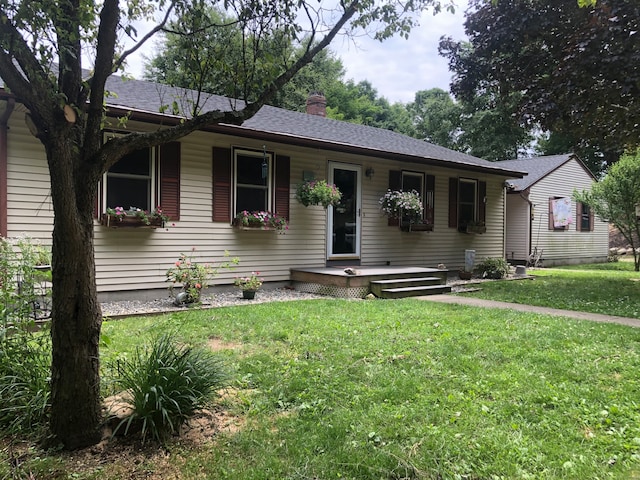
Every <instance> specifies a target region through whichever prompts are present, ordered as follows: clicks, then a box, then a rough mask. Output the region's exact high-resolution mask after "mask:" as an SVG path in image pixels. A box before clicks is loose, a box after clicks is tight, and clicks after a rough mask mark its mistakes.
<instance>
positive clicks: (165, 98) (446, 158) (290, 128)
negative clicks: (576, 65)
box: [0, 75, 524, 176]
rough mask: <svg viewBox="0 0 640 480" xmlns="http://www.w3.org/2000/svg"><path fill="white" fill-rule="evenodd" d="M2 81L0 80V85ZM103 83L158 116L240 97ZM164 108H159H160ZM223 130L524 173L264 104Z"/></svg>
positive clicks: (215, 106) (119, 101)
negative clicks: (239, 121) (252, 115)
mask: <svg viewBox="0 0 640 480" xmlns="http://www.w3.org/2000/svg"><path fill="white" fill-rule="evenodd" d="M2 86H3V84H2V82H1V81H0V87H2ZM106 89H107V91H108V92H111V95H109V96H108V98H107V99H106V103H107V105H108V106H109V107H114V108H119V109H125V110H132V111H135V112H142V113H148V114H151V115H156V116H158V118H160V116H162V115H165V116H173V117H178V116H177V115H172V111H173V109H172V104H173V103H174V102H176V103H177V105H178V107H179V109H180V111H189V110H190V109H189V106H190V105H193V104H195V102H196V101H198V102H199V103H200V104H201V105H202V109H201V111H209V110H223V111H228V110H232V109H234V108H242V106H243V103H242V102H241V101H236V100H232V99H230V98H226V97H222V96H219V95H211V94H201V97H200V98H199V99H198V93H197V92H195V91H192V90H187V89H182V88H175V87H170V86H167V85H161V84H157V83H153V82H148V81H144V80H134V79H123V78H122V77H119V76H115V75H112V76H111V77H109V79H108V81H107V84H106ZM161 111H164V113H163V114H161V113H160V112H161ZM225 128H226V130H225V131H229V132H232V133H233V134H236V135H239V136H242V135H243V134H244V135H251V134H270V135H274V136H276V137H277V138H278V141H282V142H287V141H290V142H291V143H296V141H300V140H305V141H311V142H315V143H317V144H319V145H322V146H325V147H326V148H328V149H334V150H340V149H345V148H352V149H356V150H361V151H363V152H366V153H369V154H371V155H377V156H380V157H384V158H388V159H392V160H393V159H394V158H398V159H399V158H400V157H402V158H403V159H404V160H406V159H410V160H411V161H416V162H424V163H433V162H434V161H435V162H436V163H445V164H452V165H451V166H452V167H459V168H466V169H472V170H482V171H486V172H489V173H494V174H498V175H505V176H519V174H523V175H524V171H521V170H520V168H511V166H510V165H508V164H507V162H488V161H486V160H483V159H480V158H477V157H473V156H471V155H467V154H465V153H462V152H457V151H454V150H449V149H447V148H444V147H440V146H438V145H434V144H431V143H428V142H424V141H422V140H419V139H416V138H412V137H408V136H406V135H402V134H399V133H396V132H392V131H390V130H385V129H381V128H375V127H369V126H365V125H357V124H353V123H349V122H343V121H339V120H333V119H329V118H324V117H320V116H317V115H309V114H306V113H300V112H293V111H289V110H284V109H281V108H276V107H272V106H268V105H266V106H264V107H263V108H262V109H261V110H260V111H259V112H258V113H257V114H256V115H255V116H254V117H252V118H250V119H249V120H247V121H246V122H244V124H243V125H241V126H233V125H229V126H225Z"/></svg>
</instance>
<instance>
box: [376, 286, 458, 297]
mask: <svg viewBox="0 0 640 480" xmlns="http://www.w3.org/2000/svg"><path fill="white" fill-rule="evenodd" d="M450 292H451V287H449V286H447V285H422V286H419V287H397V288H383V289H382V290H381V291H380V295H377V296H378V297H380V298H405V297H418V296H423V295H439V294H441V293H450Z"/></svg>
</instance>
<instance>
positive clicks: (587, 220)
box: [576, 202, 593, 232]
mask: <svg viewBox="0 0 640 480" xmlns="http://www.w3.org/2000/svg"><path fill="white" fill-rule="evenodd" d="M576 210H577V213H576V215H577V217H578V221H577V222H576V229H577V230H578V231H579V232H592V231H593V211H592V210H591V207H589V205H587V204H586V203H582V202H578V203H577V204H576Z"/></svg>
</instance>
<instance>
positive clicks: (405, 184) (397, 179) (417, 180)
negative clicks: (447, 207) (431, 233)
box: [388, 170, 435, 230]
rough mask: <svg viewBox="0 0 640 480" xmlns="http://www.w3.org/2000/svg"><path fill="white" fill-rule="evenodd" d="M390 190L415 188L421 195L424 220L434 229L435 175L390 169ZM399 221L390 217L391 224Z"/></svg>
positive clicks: (396, 223) (404, 190)
mask: <svg viewBox="0 0 640 480" xmlns="http://www.w3.org/2000/svg"><path fill="white" fill-rule="evenodd" d="M388 188H389V190H401V191H403V192H410V191H412V190H415V191H416V192H418V194H419V195H420V200H421V201H422V206H423V207H424V210H423V213H422V222H423V224H424V225H429V226H430V228H426V229H427V230H432V229H433V223H434V198H435V177H434V176H433V175H428V174H425V173H422V172H412V171H405V170H390V171H389V187H388ZM403 220H404V219H403ZM398 223H399V221H398V219H395V218H389V219H388V224H389V225H398Z"/></svg>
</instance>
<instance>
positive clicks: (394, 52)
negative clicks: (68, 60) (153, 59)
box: [127, 0, 467, 103]
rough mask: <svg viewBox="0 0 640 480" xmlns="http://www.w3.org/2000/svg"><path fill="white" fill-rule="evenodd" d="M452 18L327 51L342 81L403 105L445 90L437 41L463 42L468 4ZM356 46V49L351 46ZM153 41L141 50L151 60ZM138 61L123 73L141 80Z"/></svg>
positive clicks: (460, 4)
mask: <svg viewBox="0 0 640 480" xmlns="http://www.w3.org/2000/svg"><path fill="white" fill-rule="evenodd" d="M454 2H455V4H456V11H455V14H452V13H450V12H448V11H442V12H440V13H439V14H437V15H433V13H432V12H430V11H427V12H425V13H423V14H422V16H421V18H420V26H419V27H416V28H414V29H413V30H412V31H411V34H410V35H409V39H408V40H407V39H404V38H400V37H393V38H391V39H388V40H385V41H384V42H379V41H377V40H373V39H371V38H369V37H359V38H357V39H355V41H354V40H353V39H347V38H346V37H338V38H336V39H335V40H334V42H333V43H332V44H331V45H330V47H329V48H330V49H331V50H332V51H333V52H334V53H335V54H336V55H337V56H338V57H339V58H340V59H341V60H342V62H343V65H344V67H345V69H346V75H345V79H346V80H350V79H351V80H354V81H355V82H360V81H362V80H368V81H369V82H370V83H371V84H372V85H373V87H374V88H375V89H376V90H377V91H378V95H379V96H381V97H385V98H386V99H387V100H389V102H391V103H395V102H402V103H408V102H411V101H413V100H414V95H415V93H416V92H417V91H419V90H428V89H430V88H435V87H439V88H442V89H444V90H447V91H448V90H449V83H450V81H451V73H450V72H449V70H448V66H447V61H446V59H444V58H442V57H440V56H439V55H438V41H439V39H440V37H441V36H442V35H448V36H451V37H453V38H454V39H456V40H462V39H463V38H465V36H464V28H463V22H464V11H465V10H466V8H467V0H454ZM354 43H355V44H354ZM152 46H153V41H152V42H151V43H150V44H149V46H148V47H147V48H145V50H146V52H145V53H146V55H150V53H151V50H152ZM143 63H144V62H143V60H142V59H141V57H140V56H135V57H133V58H130V59H129V62H128V64H129V67H128V68H127V73H130V74H132V75H133V76H134V77H136V78H141V77H142V68H143Z"/></svg>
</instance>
